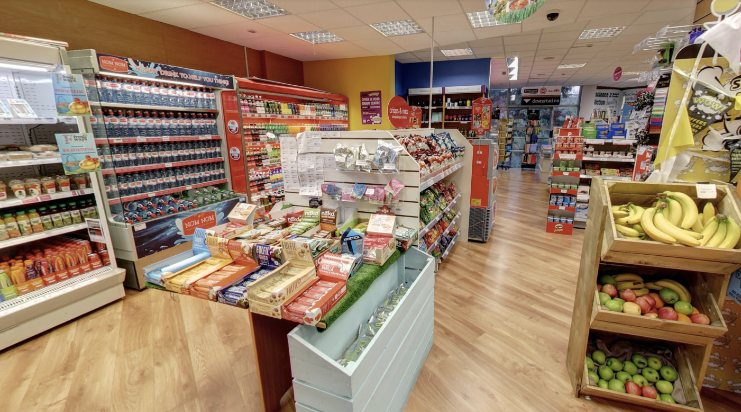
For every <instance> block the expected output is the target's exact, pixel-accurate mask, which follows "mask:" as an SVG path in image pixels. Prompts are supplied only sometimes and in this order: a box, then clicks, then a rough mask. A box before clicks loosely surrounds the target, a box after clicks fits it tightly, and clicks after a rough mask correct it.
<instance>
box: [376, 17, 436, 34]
mask: <svg viewBox="0 0 741 412" xmlns="http://www.w3.org/2000/svg"><path fill="white" fill-rule="evenodd" d="M371 27H373V28H374V29H376V30H378V31H379V32H380V33H381V34H383V35H384V36H386V37H392V36H404V35H407V34H417V33H424V32H425V31H424V30H422V28H421V27H419V24H417V22H416V21H414V20H399V21H389V22H386V23H376V24H371Z"/></svg>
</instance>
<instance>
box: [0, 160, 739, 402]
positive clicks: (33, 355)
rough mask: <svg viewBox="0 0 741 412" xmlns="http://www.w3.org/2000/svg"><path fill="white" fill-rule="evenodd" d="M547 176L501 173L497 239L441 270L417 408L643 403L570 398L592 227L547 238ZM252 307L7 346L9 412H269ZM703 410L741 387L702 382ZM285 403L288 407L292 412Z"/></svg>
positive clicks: (93, 323)
mask: <svg viewBox="0 0 741 412" xmlns="http://www.w3.org/2000/svg"><path fill="white" fill-rule="evenodd" d="M538 178H539V175H538V174H537V173H533V172H520V171H518V170H510V171H504V172H502V173H500V178H499V199H498V201H499V210H498V211H497V219H496V224H495V229H494V235H493V236H492V239H491V240H490V241H489V243H487V244H480V243H468V244H466V243H460V244H459V246H458V247H456V249H454V251H453V252H452V253H451V257H450V258H449V259H448V261H447V263H445V264H444V265H443V268H442V270H441V271H440V273H438V275H437V278H436V280H437V287H436V290H435V294H436V301H435V304H436V310H435V343H434V346H433V348H432V350H431V352H430V355H429V357H428V359H427V362H426V363H425V366H424V368H423V369H422V372H421V374H420V377H419V379H418V380H417V383H416V386H415V387H414V390H413V392H412V395H411V398H410V399H409V403H408V404H407V409H406V410H407V411H456V412H459V411H515V410H516V411H538V412H544V411H562V410H585V411H586V410H590V411H592V410H595V411H614V410H618V411H635V410H637V409H635V408H632V407H630V406H629V405H626V404H614V405H612V404H610V403H609V402H608V401H606V400H599V399H594V400H592V401H591V402H586V401H584V400H583V399H577V398H574V397H572V396H571V388H570V384H569V381H568V375H567V373H566V364H565V362H566V347H567V344H568V333H569V326H570V321H571V311H572V307H573V298H574V291H575V286H576V285H575V280H576V276H577V271H578V268H579V256H580V253H581V241H582V237H583V232H581V231H577V232H576V234H575V235H574V236H572V237H566V236H556V235H549V234H546V233H545V231H544V229H543V227H544V221H545V216H546V205H547V196H548V195H547V193H546V191H545V188H544V186H543V185H542V184H539V183H538ZM249 330H250V328H249V320H248V316H247V312H246V311H244V310H240V309H235V308H231V307H228V306H226V305H222V304H217V303H211V302H207V301H204V300H201V299H196V298H192V297H189V296H183V295H177V294H173V293H167V292H161V291H155V290H145V291H143V292H135V291H130V290H127V296H126V299H125V300H124V301H122V302H116V303H114V304H111V305H109V306H107V307H105V308H102V309H100V310H98V311H95V312H93V313H91V314H89V315H87V316H85V317H82V318H80V319H78V320H76V321H73V322H70V323H68V324H65V325H63V326H60V327H58V328H56V329H53V330H51V331H49V332H47V333H45V334H42V335H40V336H38V337H36V338H34V339H31V340H29V341H27V342H25V343H23V344H20V345H17V346H15V347H13V348H10V349H8V350H6V351H4V352H2V353H0V371H2V373H0V387H2V388H4V392H3V394H4V397H3V406H4V410H6V411H8V412H11V411H23V412H32V411H45V412H49V411H53V412H62V411H92V410H96V411H132V412H133V411H137V412H138V411H162V412H166V411H172V412H175V411H178V412H181V411H182V412H185V411H200V412H205V411H223V412H231V411H246V412H251V411H255V412H257V411H260V410H261V406H260V401H259V389H258V381H257V374H256V371H255V365H254V361H253V350H252V339H251V336H250V332H249ZM702 393H703V403H704V406H705V410H706V411H738V410H740V409H741V395H732V394H730V393H729V392H723V391H711V390H708V389H704V390H703V392H702ZM286 409H287V410H288V409H290V408H286Z"/></svg>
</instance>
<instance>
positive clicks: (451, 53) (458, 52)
mask: <svg viewBox="0 0 741 412" xmlns="http://www.w3.org/2000/svg"><path fill="white" fill-rule="evenodd" d="M440 51H441V52H443V54H444V55H445V56H447V57H455V56H473V50H471V48H470V47H469V48H467V49H450V50H440Z"/></svg>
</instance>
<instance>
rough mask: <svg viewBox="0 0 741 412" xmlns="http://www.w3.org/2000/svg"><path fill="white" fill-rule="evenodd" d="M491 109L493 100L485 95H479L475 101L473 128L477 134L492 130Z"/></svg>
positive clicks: (481, 134)
mask: <svg viewBox="0 0 741 412" xmlns="http://www.w3.org/2000/svg"><path fill="white" fill-rule="evenodd" d="M491 110H492V102H491V100H489V99H487V98H485V97H479V98H478V99H476V100H474V101H473V118H472V122H471V130H473V131H474V132H476V135H477V136H483V135H484V133H486V132H488V131H490V130H491Z"/></svg>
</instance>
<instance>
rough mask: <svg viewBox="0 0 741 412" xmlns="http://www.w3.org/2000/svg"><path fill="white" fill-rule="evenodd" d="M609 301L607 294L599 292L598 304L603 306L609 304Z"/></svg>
mask: <svg viewBox="0 0 741 412" xmlns="http://www.w3.org/2000/svg"><path fill="white" fill-rule="evenodd" d="M611 299H612V298H611V297H610V295H608V294H607V293H605V292H600V293H599V303H601V304H603V305H604V304H605V303H607V302H609V301H610V300H611Z"/></svg>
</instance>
